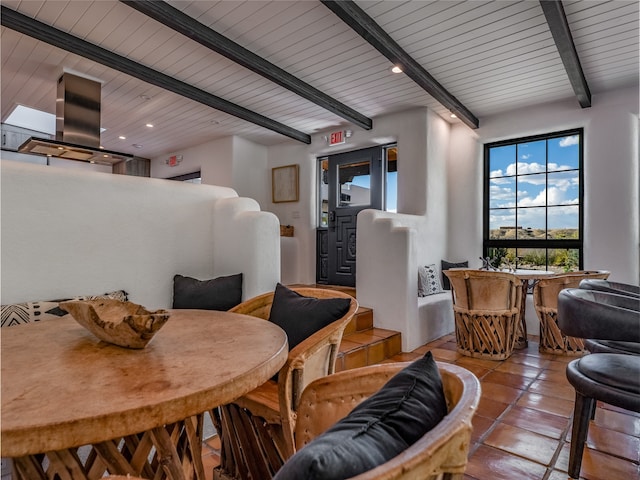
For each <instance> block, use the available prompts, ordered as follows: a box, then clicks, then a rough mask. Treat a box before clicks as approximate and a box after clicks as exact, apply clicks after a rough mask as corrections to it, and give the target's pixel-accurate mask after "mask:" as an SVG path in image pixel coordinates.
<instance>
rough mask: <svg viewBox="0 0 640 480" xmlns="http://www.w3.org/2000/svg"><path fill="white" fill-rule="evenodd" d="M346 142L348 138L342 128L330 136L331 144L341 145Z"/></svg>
mask: <svg viewBox="0 0 640 480" xmlns="http://www.w3.org/2000/svg"><path fill="white" fill-rule="evenodd" d="M345 142H346V138H345V135H344V130H340V131H339V132H332V133H331V135H330V136H329V145H340V144H342V143H345Z"/></svg>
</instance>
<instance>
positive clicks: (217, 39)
mask: <svg viewBox="0 0 640 480" xmlns="http://www.w3.org/2000/svg"><path fill="white" fill-rule="evenodd" d="M120 1H121V2H122V3H124V4H126V5H128V6H130V7H131V8H134V9H135V10H137V11H139V12H141V13H144V14H145V15H147V16H148V17H151V18H153V19H154V20H156V21H158V22H160V23H162V24H164V25H166V26H168V27H169V28H172V29H173V30H175V31H177V32H179V33H181V34H182V35H185V36H186V37H188V38H190V39H191V40H194V41H196V42H198V43H199V44H201V45H203V46H205V47H207V48H209V49H211V50H213V51H214V52H217V53H219V54H220V55H223V56H225V57H226V58H228V59H230V60H232V61H234V62H236V63H237V64H239V65H242V66H243V67H245V68H247V69H249V70H251V71H252V72H254V73H257V74H258V75H261V76H263V77H265V78H267V79H269V80H271V81H272V82H274V83H277V84H278V85H280V86H281V87H284V88H286V89H287V90H290V91H291V92H293V93H295V94H297V95H299V96H301V97H302V98H304V99H306V100H309V101H310V102H313V103H315V104H316V105H318V106H320V107H322V108H324V109H325V110H328V111H330V112H332V113H335V114H336V115H338V116H340V117H342V118H344V119H345V120H348V121H349V122H351V123H352V124H354V125H358V126H360V127H362V128H364V129H365V130H371V128H372V126H373V122H372V120H371V119H370V118H368V117H366V116H364V115H362V114H361V113H359V112H357V111H355V110H354V109H352V108H350V107H348V106H347V105H345V104H343V103H341V102H339V101H338V100H336V99H335V98H333V97H330V96H329V95H327V94H326V93H323V92H321V91H320V90H318V89H316V88H314V87H312V86H311V85H309V84H308V83H305V82H303V81H302V80H300V79H299V78H297V77H295V76H293V75H291V74H290V73H289V72H287V71H285V70H283V69H282V68H280V67H278V66H276V65H274V64H273V63H271V62H269V61H268V60H265V59H264V58H262V57H260V56H259V55H256V54H255V53H253V52H251V51H249V50H247V49H246V48H244V47H242V46H241V45H239V44H237V43H235V42H234V41H233V40H230V39H228V38H227V37H225V36H224V35H222V34H220V33H218V32H216V31H215V30H212V29H211V28H209V27H207V26H205V25H203V24H202V23H200V22H198V21H197V20H196V19H195V18H192V17H190V16H189V15H187V14H185V13H183V12H181V11H180V10H178V9H177V8H175V7H173V6H171V5H169V4H168V3H166V2H163V1H153V2H149V1H147V0H120Z"/></svg>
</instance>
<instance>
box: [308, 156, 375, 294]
mask: <svg viewBox="0 0 640 480" xmlns="http://www.w3.org/2000/svg"><path fill="white" fill-rule="evenodd" d="M382 152H383V147H372V148H366V149H363V150H357V151H354V152H346V153H340V154H337V155H331V156H329V158H328V161H329V167H328V169H329V170H328V179H329V222H328V228H327V230H326V231H327V239H326V241H327V243H326V247H327V253H326V272H327V276H326V283H328V284H331V285H345V286H355V284H356V223H357V216H358V213H359V212H360V211H361V210H363V209H365V208H376V209H382V198H383V176H382ZM318 254H319V255H318V258H319V261H320V260H321V259H320V251H318ZM318 280H319V279H318Z"/></svg>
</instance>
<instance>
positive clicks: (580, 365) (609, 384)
mask: <svg viewBox="0 0 640 480" xmlns="http://www.w3.org/2000/svg"><path fill="white" fill-rule="evenodd" d="M567 379H568V380H569V383H571V385H572V386H573V387H574V388H575V389H576V403H575V407H574V411H573V432H572V434H571V450H570V453H569V476H570V477H571V478H578V477H579V476H580V467H581V464H582V452H583V449H584V444H585V441H586V439H587V434H588V432H589V421H590V420H591V417H592V415H593V413H594V412H595V408H596V401H597V400H600V401H602V402H605V403H608V404H610V405H615V406H616V407H620V408H624V409H626V410H631V411H634V412H640V380H638V379H640V357H638V356H636V355H624V354H611V353H598V354H595V355H586V356H585V357H583V358H580V359H578V360H574V361H572V362H571V363H569V365H567ZM632 379H636V381H635V382H634V381H632Z"/></svg>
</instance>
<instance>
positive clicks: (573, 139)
mask: <svg viewBox="0 0 640 480" xmlns="http://www.w3.org/2000/svg"><path fill="white" fill-rule="evenodd" d="M559 145H560V146H561V147H570V146H571V145H578V135H572V136H570V137H564V138H563V139H562V140H560V143H559Z"/></svg>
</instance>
